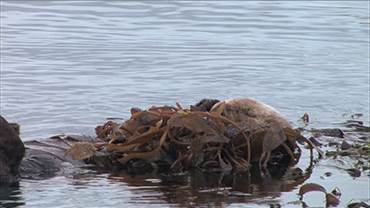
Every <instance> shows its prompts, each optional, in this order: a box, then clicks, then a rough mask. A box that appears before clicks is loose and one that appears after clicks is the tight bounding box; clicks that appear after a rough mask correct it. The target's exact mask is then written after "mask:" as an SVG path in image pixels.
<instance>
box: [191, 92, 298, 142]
mask: <svg viewBox="0 0 370 208" xmlns="http://www.w3.org/2000/svg"><path fill="white" fill-rule="evenodd" d="M223 103H224V109H223V112H222V115H223V116H225V117H227V118H228V119H230V120H232V121H235V122H236V123H237V124H238V125H239V126H240V127H241V128H242V129H244V130H246V131H253V130H257V129H262V128H267V127H269V126H271V124H273V123H278V124H279V125H281V126H282V127H291V124H290V123H289V121H288V120H286V118H284V116H283V115H281V114H280V113H279V112H278V111H276V110H275V109H273V108H272V107H270V106H268V105H266V104H264V103H261V102H258V101H256V100H253V99H250V98H232V99H229V100H225V101H220V100H216V99H203V100H201V101H200V102H199V103H197V104H196V105H195V107H196V108H198V110H203V111H216V110H217V108H219V107H220V106H221V105H222V104H223ZM236 133H238V130H237V129H236V128H235V127H234V126H232V125H229V126H228V129H227V135H228V136H230V137H231V136H233V135H234V134H236Z"/></svg>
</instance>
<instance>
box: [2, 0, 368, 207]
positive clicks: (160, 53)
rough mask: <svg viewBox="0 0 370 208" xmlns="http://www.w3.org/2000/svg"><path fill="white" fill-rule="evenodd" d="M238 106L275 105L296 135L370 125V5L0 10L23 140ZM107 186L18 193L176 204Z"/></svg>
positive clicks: (43, 187)
mask: <svg viewBox="0 0 370 208" xmlns="http://www.w3.org/2000/svg"><path fill="white" fill-rule="evenodd" d="M238 96H240V97H251V98H255V99H257V100H259V101H262V102H265V103H267V104H269V105H271V106H273V107H274V108H276V109H277V110H279V111H280V112H281V113H282V114H283V115H285V116H286V117H287V118H288V120H290V121H292V122H293V124H294V125H295V126H297V125H298V124H297V120H298V119H299V118H300V117H301V116H302V115H303V114H304V113H308V114H309V115H310V118H311V124H310V125H311V126H312V127H321V128H323V127H332V126H333V123H335V122H341V121H343V120H347V119H348V118H349V117H350V115H352V114H354V113H362V114H364V116H363V117H362V119H363V120H364V121H365V123H366V124H367V125H368V124H369V2H366V1H362V2H352V1H351V2H342V1H341V2H295V1H293V2H250V1H246V2H225V1H210V2H207V1H206V2H182V1H178V2H135V1H128V2H115V1H114V2H100V1H93V2H87V1H81V2H75V1H66V2H63V1H56V2H10V1H1V114H2V115H3V116H4V117H5V118H7V119H8V120H9V121H10V122H18V123H20V124H21V127H22V129H21V130H22V139H23V140H25V141H27V140H31V139H41V138H48V137H49V136H52V135H55V134H60V133H61V132H62V133H78V134H81V133H82V134H88V135H94V128H95V126H97V125H101V124H103V123H104V122H105V118H107V117H122V118H129V112H130V108H131V107H134V106H137V107H141V108H148V107H151V106H152V105H158V106H159V105H164V104H167V105H174V104H175V102H180V103H181V104H182V105H183V106H185V107H188V106H189V105H191V104H195V103H197V102H198V101H199V100H200V99H202V98H218V99H228V98H232V97H238ZM318 169H320V168H318ZM323 171H324V170H323ZM321 173H322V172H319V174H321ZM314 174H315V173H314ZM342 174H343V173H342ZM344 174H345V173H344ZM339 175H341V174H339ZM314 177H315V176H312V178H314ZM316 177H319V176H317V175H316ZM108 178H109V177H107V176H106V175H104V174H103V175H94V176H92V179H91V180H92V181H90V179H88V180H87V181H88V182H86V181H85V182H86V183H85V182H84V183H83V184H82V185H81V186H80V185H78V186H75V184H74V183H75V182H76V181H75V180H73V179H70V178H66V177H57V178H52V179H50V180H45V181H42V182H39V181H36V182H35V181H24V182H22V187H21V188H20V189H19V190H14V191H15V193H18V192H19V200H18V202H20V203H25V204H26V205H27V206H37V207H42V206H43V207H50V205H55V203H56V201H54V200H57V199H56V198H58V199H59V200H61V201H62V202H59V203H60V204H61V206H63V207H74V206H75V205H76V206H82V205H83V204H86V203H91V204H89V205H91V206H89V207H92V206H97V207H102V206H104V207H105V206H109V205H112V206H118V205H122V204H126V203H128V204H130V205H132V206H143V203H137V204H136V201H135V200H136V199H135V200H133V201H130V200H126V199H132V197H138V196H140V197H141V198H142V200H143V201H144V202H148V203H149V202H152V203H154V205H153V206H160V205H163V206H170V205H178V203H177V202H176V201H172V202H167V203H164V202H163V201H161V202H157V201H156V200H153V199H154V198H155V197H156V196H157V195H158V194H161V192H160V191H158V189H160V188H161V187H162V186H161V185H163V184H161V182H159V183H155V184H157V186H154V188H153V186H151V187H150V188H149V189H150V190H154V191H153V192H150V194H147V193H146V190H145V187H140V188H137V187H134V188H133V187H131V186H130V185H126V184H125V183H120V184H117V183H115V182H111V181H110V180H109V179H108ZM157 180H160V179H157ZM358 180H365V181H366V177H365V178H360V179H358ZM328 184H330V185H329V187H331V185H332V184H331V183H328ZM360 184H364V183H360ZM365 184H366V182H365ZM362 187H365V188H366V186H362ZM30 192H31V193H30ZM116 192H119V193H120V195H117V193H116ZM94 194H96V195H99V196H100V197H103V195H104V196H105V195H109V196H110V197H112V198H108V199H109V200H108V199H106V200H98V199H96V200H95V201H94V199H95V198H94V197H93V195H94ZM295 194H296V192H287V193H283V194H282V196H279V197H276V198H274V200H277V201H279V202H283V203H287V202H288V201H294V200H296V199H297V197H296V196H295ZM286 195H288V196H286ZM347 196H348V195H347ZM351 196H356V195H351ZM15 197H18V195H17V194H15ZM40 197H47V199H45V198H43V199H42V200H41V201H42V203H41V201H40ZM157 198H158V197H157ZM159 198H161V197H159ZM363 198H366V196H364V197H363ZM345 199H347V201H346V202H348V201H349V200H350V197H349V198H345ZM16 201H17V200H16ZM95 202H96V203H95ZM148 203H146V204H145V205H149V204H148ZM224 203H226V204H231V205H235V204H234V203H232V202H228V201H227V200H226V201H224ZM252 204H253V203H252ZM218 205H220V204H218ZM236 205H238V206H239V205H240V204H236ZM243 205H244V206H249V205H248V204H243ZM252 206H253V205H252Z"/></svg>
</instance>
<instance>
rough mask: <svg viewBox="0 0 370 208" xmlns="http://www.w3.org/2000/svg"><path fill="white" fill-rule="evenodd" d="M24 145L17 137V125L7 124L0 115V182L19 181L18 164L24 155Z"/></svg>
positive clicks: (10, 182)
mask: <svg viewBox="0 0 370 208" xmlns="http://www.w3.org/2000/svg"><path fill="white" fill-rule="evenodd" d="M24 153H25V147H24V144H23V142H22V140H21V139H20V138H19V125H18V124H9V123H8V122H7V121H6V120H5V119H4V118H3V117H2V116H1V115H0V184H1V185H5V184H13V183H17V182H18V181H19V166H20V164H21V161H22V159H23V157H24Z"/></svg>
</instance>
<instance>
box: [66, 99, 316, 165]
mask: <svg viewBox="0 0 370 208" xmlns="http://www.w3.org/2000/svg"><path fill="white" fill-rule="evenodd" d="M224 108H225V102H220V103H218V104H217V108H215V109H213V108H212V109H211V111H207V110H209V109H210V107H209V106H208V108H206V109H202V108H198V107H194V106H191V108H190V109H183V108H182V107H181V105H180V104H178V103H177V107H172V106H162V107H155V106H153V107H151V108H149V109H147V110H140V109H137V108H132V109H131V118H130V119H129V120H128V121H126V122H124V123H122V124H119V123H116V122H113V121H108V122H106V123H105V124H104V125H102V126H97V127H96V128H95V131H96V134H97V138H99V139H102V140H103V141H104V143H102V144H100V146H99V148H100V149H102V148H101V147H102V146H106V147H107V148H106V150H107V151H108V152H109V153H110V155H111V157H110V158H111V159H112V160H114V161H116V162H118V163H120V164H122V165H124V166H125V167H129V168H143V167H147V166H150V167H152V168H155V169H157V168H163V167H166V168H169V169H171V170H173V171H184V170H189V169H192V168H199V169H201V170H205V171H225V170H231V169H237V170H248V169H249V168H250V167H251V165H252V164H257V165H259V166H261V167H266V166H267V165H274V164H279V163H285V164H286V166H289V165H294V164H296V163H297V162H298V160H299V158H300V156H301V149H300V148H299V146H298V145H297V144H296V142H295V139H294V138H298V139H300V140H302V141H305V142H306V143H307V144H309V146H310V150H311V159H312V157H313V151H312V150H313V149H314V148H316V147H315V146H314V145H313V144H312V143H311V142H310V141H309V140H307V139H306V138H305V137H303V136H302V135H301V134H299V133H298V132H296V131H294V130H293V129H291V128H290V127H283V126H282V125H281V124H280V123H278V122H273V123H272V124H271V125H270V126H268V127H266V128H258V129H256V128H254V127H253V126H252V127H250V126H249V127H247V128H245V126H243V127H244V128H243V129H242V127H241V126H240V125H239V124H238V123H237V122H235V121H233V120H231V119H229V118H227V117H226V116H224V115H223V111H224ZM229 129H233V131H234V133H233V134H230V132H229ZM76 145H80V146H81V144H78V143H77V144H76ZM91 148H92V146H89V145H86V144H83V146H81V147H76V146H73V147H72V148H71V149H70V150H68V152H67V154H72V155H73V157H74V158H77V159H84V158H86V157H88V156H92V155H93V154H94V153H95V152H99V151H101V150H99V149H97V150H96V151H93V150H92V149H91ZM87 150H88V151H87ZM79 151H85V152H83V153H81V152H79ZM318 151H319V153H321V151H320V150H318ZM82 156H83V157H82Z"/></svg>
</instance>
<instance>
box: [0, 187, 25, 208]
mask: <svg viewBox="0 0 370 208" xmlns="http://www.w3.org/2000/svg"><path fill="white" fill-rule="evenodd" d="M25 204H26V203H25V201H24V198H23V196H22V191H21V188H20V187H19V186H0V207H19V206H21V205H25Z"/></svg>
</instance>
